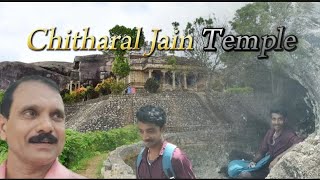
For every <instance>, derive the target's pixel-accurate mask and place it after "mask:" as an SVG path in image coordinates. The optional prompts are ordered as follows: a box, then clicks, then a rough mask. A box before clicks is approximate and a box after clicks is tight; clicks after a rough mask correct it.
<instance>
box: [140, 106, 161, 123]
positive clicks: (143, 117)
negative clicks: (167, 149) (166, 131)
mask: <svg viewBox="0 0 320 180" xmlns="http://www.w3.org/2000/svg"><path fill="white" fill-rule="evenodd" d="M136 116H137V119H138V121H141V122H143V123H152V124H155V125H157V126H159V127H160V128H162V127H163V126H164V124H165V123H166V118H167V115H166V112H165V111H164V110H163V109H162V108H160V107H156V106H152V105H147V106H143V107H141V108H140V109H139V110H138V111H137V113H136Z"/></svg>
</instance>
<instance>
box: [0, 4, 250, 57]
mask: <svg viewBox="0 0 320 180" xmlns="http://www.w3.org/2000/svg"><path fill="white" fill-rule="evenodd" d="M245 4H246V3H236V2H215V3H203V2H201V3H196V2H193V3H178V2H175V3H161V2H158V3H142V2H140V3H138V2H132V3H129V2H127V3H124V2H119V3H97V2H95V3H0V19H1V24H0V39H1V43H0V61H8V60H9V61H13V60H15V61H22V62H35V61H52V60H54V61H69V62H72V61H73V59H74V57H75V56H79V55H87V54H97V53H100V52H98V51H94V52H92V51H91V52H79V51H67V52H61V51H60V52H56V51H54V52H48V51H40V52H35V51H32V50H30V49H29V48H28V46H27V37H28V36H29V34H30V33H31V32H32V31H34V30H35V29H38V28H51V27H57V31H56V35H60V36H62V37H66V35H67V31H68V30H72V31H73V34H74V33H76V32H80V34H83V31H82V29H83V28H86V27H90V35H94V36H95V37H101V36H104V35H107V36H109V29H111V28H112V27H114V26H115V25H117V24H119V25H124V26H127V27H135V26H136V27H143V29H144V32H145V36H146V38H147V39H149V40H150V39H151V38H152V32H151V29H153V28H161V29H162V30H163V31H162V32H161V33H160V36H161V35H169V36H171V35H172V25H171V23H172V22H174V21H178V22H180V27H185V25H186V23H187V22H189V21H193V20H194V19H195V18H196V17H199V16H208V15H209V14H211V13H215V15H216V17H217V18H218V19H227V20H231V18H232V17H233V15H234V12H235V11H236V10H237V9H239V8H241V7H242V6H243V5H245ZM73 34H72V35H73ZM47 41H48V39H47V38H41V39H38V40H36V43H47Z"/></svg>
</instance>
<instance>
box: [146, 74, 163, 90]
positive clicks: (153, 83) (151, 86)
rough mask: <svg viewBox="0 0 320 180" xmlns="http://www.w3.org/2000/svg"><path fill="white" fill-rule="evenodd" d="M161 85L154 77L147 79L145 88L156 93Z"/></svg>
mask: <svg viewBox="0 0 320 180" xmlns="http://www.w3.org/2000/svg"><path fill="white" fill-rule="evenodd" d="M159 87H160V84H159V82H158V81H157V80H156V79H155V78H153V77H152V78H149V79H147V81H146V83H145V84H144V89H145V90H147V91H148V92H150V93H156V92H157V90H158V89H159Z"/></svg>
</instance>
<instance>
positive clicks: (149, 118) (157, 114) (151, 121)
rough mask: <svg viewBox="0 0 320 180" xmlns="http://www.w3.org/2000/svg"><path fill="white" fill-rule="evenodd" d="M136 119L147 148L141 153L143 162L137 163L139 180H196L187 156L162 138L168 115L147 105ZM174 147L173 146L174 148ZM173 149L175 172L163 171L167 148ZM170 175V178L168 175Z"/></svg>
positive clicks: (157, 108) (173, 167)
mask: <svg viewBox="0 0 320 180" xmlns="http://www.w3.org/2000/svg"><path fill="white" fill-rule="evenodd" d="M136 117H137V120H138V128H139V131H140V135H141V137H142V140H143V142H144V145H145V146H146V148H145V149H144V150H143V151H142V152H140V153H142V154H141V156H140V157H141V159H140V160H141V161H139V156H138V160H137V162H136V166H137V172H136V176H137V178H138V179H173V178H175V179H195V175H194V173H193V171H192V165H191V162H190V160H189V159H188V157H187V155H186V154H185V153H184V152H183V151H182V150H181V149H179V148H178V147H175V146H174V145H173V144H171V143H169V142H167V141H165V140H164V139H163V137H162V134H163V133H164V129H165V123H166V113H165V112H164V110H163V109H162V108H160V107H156V106H151V105H147V106H144V107H141V108H140V109H139V110H138V111H137V113H136ZM172 145H173V146H172ZM169 146H171V147H175V148H173V149H174V150H173V153H172V159H171V165H172V170H173V171H174V172H171V171H170V173H168V172H167V171H166V172H165V171H164V170H163V164H162V163H163V161H162V160H163V158H164V152H165V151H166V148H169ZM166 173H168V176H167V175H166Z"/></svg>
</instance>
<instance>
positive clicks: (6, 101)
mask: <svg viewBox="0 0 320 180" xmlns="http://www.w3.org/2000/svg"><path fill="white" fill-rule="evenodd" d="M28 81H37V82H41V83H43V84H45V85H47V86H48V87H50V88H51V89H53V90H54V91H57V92H58V93H59V94H60V89H59V86H58V85H57V84H56V83H55V82H54V81H52V80H51V79H49V78H46V77H42V76H39V75H31V76H25V77H23V78H21V79H19V80H18V81H16V82H14V83H12V84H11V85H10V86H9V87H8V88H7V90H6V91H5V93H4V95H3V99H2V103H1V105H0V113H1V114H2V115H3V116H4V117H5V118H7V119H8V118H9V114H10V108H11V104H12V102H13V93H14V92H15V90H16V89H17V88H18V87H19V85H20V84H21V83H23V82H28Z"/></svg>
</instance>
